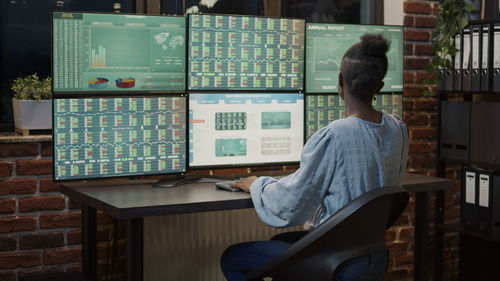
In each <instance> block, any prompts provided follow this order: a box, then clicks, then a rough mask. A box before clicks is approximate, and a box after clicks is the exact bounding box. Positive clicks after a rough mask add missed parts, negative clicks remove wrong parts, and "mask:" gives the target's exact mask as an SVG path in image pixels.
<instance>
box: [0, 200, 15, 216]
mask: <svg viewBox="0 0 500 281" xmlns="http://www.w3.org/2000/svg"><path fill="white" fill-rule="evenodd" d="M15 212H16V199H14V198H5V199H0V214H12V213H15Z"/></svg>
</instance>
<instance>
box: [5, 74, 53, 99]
mask: <svg viewBox="0 0 500 281" xmlns="http://www.w3.org/2000/svg"><path fill="white" fill-rule="evenodd" d="M11 89H12V91H14V98H16V99H18V100H36V101H38V102H41V100H46V99H51V98H52V78H51V77H47V78H45V79H43V80H40V77H38V74H36V73H35V74H32V75H28V76H26V77H18V78H16V79H14V81H13V82H12V85H11Z"/></svg>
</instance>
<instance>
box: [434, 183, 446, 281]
mask: <svg viewBox="0 0 500 281" xmlns="http://www.w3.org/2000/svg"><path fill="white" fill-rule="evenodd" d="M435 213H436V215H435V217H434V231H435V232H434V233H435V234H434V278H433V280H434V281H441V280H443V245H444V231H443V229H442V228H440V227H437V226H438V225H443V223H444V191H443V190H439V191H436V208H435Z"/></svg>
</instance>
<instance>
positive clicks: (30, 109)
mask: <svg viewBox="0 0 500 281" xmlns="http://www.w3.org/2000/svg"><path fill="white" fill-rule="evenodd" d="M12 107H13V110H14V125H15V127H16V128H17V129H29V130H49V129H52V100H42V102H41V103H39V102H37V101H36V100H18V99H16V98H13V99H12Z"/></svg>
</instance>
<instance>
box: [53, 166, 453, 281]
mask: <svg viewBox="0 0 500 281" xmlns="http://www.w3.org/2000/svg"><path fill="white" fill-rule="evenodd" d="M153 182H154V181H144V180H141V181H137V180H111V181H106V182H88V183H79V182H71V183H64V184H63V185H62V190H61V191H62V193H63V194H65V195H67V196H69V197H70V198H71V199H72V200H74V201H76V202H79V203H81V204H82V252H83V259H82V265H83V271H84V273H85V275H87V276H89V277H91V278H92V279H93V280H97V239H96V236H97V219H96V217H97V216H96V210H101V211H103V212H105V213H107V214H109V215H111V216H113V217H115V218H117V219H124V220H126V221H127V277H128V280H133V281H137V280H143V218H144V217H148V216H160V215H169V214H181V213H194V212H208V211H217V210H233V209H243V208H252V207H253V203H252V200H251V198H250V195H249V194H248V193H243V192H228V191H222V190H216V189H215V185H214V183H190V184H186V185H183V186H181V187H178V188H153V187H152V186H151V185H152V183H153ZM452 185H453V182H452V181H451V180H448V179H442V178H435V177H426V176H421V175H415V174H407V175H406V176H405V179H404V181H403V188H405V189H406V190H408V191H409V192H416V199H415V200H416V202H415V203H416V205H415V217H416V218H415V246H414V248H415V269H414V271H415V278H414V280H427V275H428V272H427V268H428V266H427V260H428V258H427V249H428V247H429V239H428V233H429V220H428V213H429V193H430V192H436V212H435V213H436V217H435V223H436V224H442V223H443V221H444V215H443V212H444V191H445V190H446V189H450V188H451V187H452ZM439 194H440V195H439ZM438 197H439V198H440V199H438ZM441 199H442V200H441ZM441 201H442V202H441ZM436 239H440V240H441V241H442V239H443V238H442V237H436ZM438 242H439V241H438ZM441 244H442V242H441ZM436 250H437V251H440V253H439V252H438V253H437V256H438V257H437V258H436V259H437V261H438V262H440V261H442V258H439V255H440V256H442V247H441V249H436Z"/></svg>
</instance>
